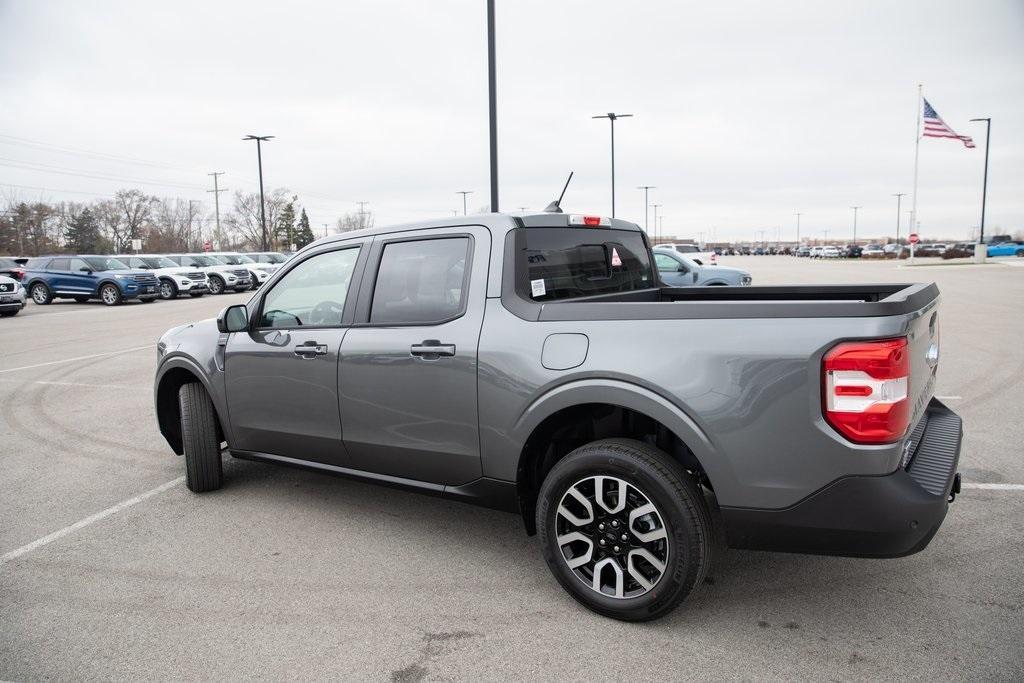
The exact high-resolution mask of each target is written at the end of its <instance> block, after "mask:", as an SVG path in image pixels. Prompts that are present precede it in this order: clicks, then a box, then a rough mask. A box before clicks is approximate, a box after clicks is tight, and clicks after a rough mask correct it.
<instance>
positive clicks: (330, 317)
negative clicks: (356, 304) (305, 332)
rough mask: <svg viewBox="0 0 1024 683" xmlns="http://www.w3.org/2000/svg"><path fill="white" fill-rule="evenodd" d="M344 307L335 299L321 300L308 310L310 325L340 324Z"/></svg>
mask: <svg viewBox="0 0 1024 683" xmlns="http://www.w3.org/2000/svg"><path fill="white" fill-rule="evenodd" d="M343 310H345V307H344V306H343V305H341V304H339V303H338V302H337V301H321V302H320V303H318V304H317V305H316V306H314V307H313V310H312V311H310V312H309V324H310V325H340V324H341V313H342V311H343Z"/></svg>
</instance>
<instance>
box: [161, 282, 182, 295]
mask: <svg viewBox="0 0 1024 683" xmlns="http://www.w3.org/2000/svg"><path fill="white" fill-rule="evenodd" d="M177 296H178V285H176V284H174V282H172V281H171V280H161V281H160V298H161V299H174V298H177Z"/></svg>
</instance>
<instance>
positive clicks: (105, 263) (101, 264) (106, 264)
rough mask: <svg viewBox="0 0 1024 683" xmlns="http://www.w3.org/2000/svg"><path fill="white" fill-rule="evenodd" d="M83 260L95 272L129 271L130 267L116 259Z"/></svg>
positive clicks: (89, 258)
mask: <svg viewBox="0 0 1024 683" xmlns="http://www.w3.org/2000/svg"><path fill="white" fill-rule="evenodd" d="M83 260H84V261H85V262H86V263H88V264H89V267H90V268H92V269H93V270H95V271H101V270H128V266H126V265H125V264H123V263H121V262H120V261H118V260H117V259H116V258H110V257H108V256H86V257H85V258H84V259H83Z"/></svg>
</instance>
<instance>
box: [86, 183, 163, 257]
mask: <svg viewBox="0 0 1024 683" xmlns="http://www.w3.org/2000/svg"><path fill="white" fill-rule="evenodd" d="M158 202H159V200H158V199H157V198H156V197H152V196H150V195H147V194H144V193H142V192H140V191H139V190H118V191H117V192H116V193H115V194H114V198H113V199H107V200H105V201H102V202H99V203H98V204H97V205H96V217H97V218H98V219H99V222H100V228H101V230H103V233H104V236H105V237H106V238H107V239H109V240H110V241H111V243H112V244H113V246H114V249H115V250H116V251H117V252H125V251H128V250H129V249H130V248H131V246H132V240H133V239H138V238H141V237H143V232H144V231H143V227H144V226H145V225H146V224H147V223H148V222H149V219H150V216H151V215H152V213H153V208H154V205H155V204H157V203H158Z"/></svg>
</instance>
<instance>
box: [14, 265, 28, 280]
mask: <svg viewBox="0 0 1024 683" xmlns="http://www.w3.org/2000/svg"><path fill="white" fill-rule="evenodd" d="M11 275H13V276H14V279H15V280H21V279H22V278H23V277H25V269H24V268H14V269H13V270H12V271H11Z"/></svg>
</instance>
